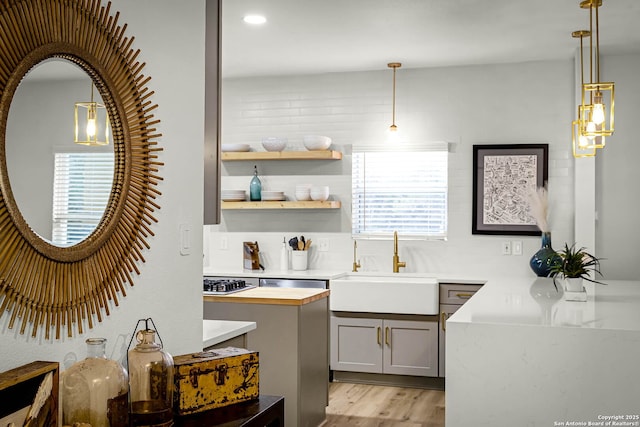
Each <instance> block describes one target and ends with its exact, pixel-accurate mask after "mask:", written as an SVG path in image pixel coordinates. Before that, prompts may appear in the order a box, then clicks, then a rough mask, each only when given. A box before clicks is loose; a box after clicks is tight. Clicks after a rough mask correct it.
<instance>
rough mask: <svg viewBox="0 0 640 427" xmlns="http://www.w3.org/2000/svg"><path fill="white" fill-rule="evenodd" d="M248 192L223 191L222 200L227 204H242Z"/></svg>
mask: <svg viewBox="0 0 640 427" xmlns="http://www.w3.org/2000/svg"><path fill="white" fill-rule="evenodd" d="M246 198H247V192H246V191H244V190H222V191H221V199H222V200H223V201H225V202H242V201H244V200H246Z"/></svg>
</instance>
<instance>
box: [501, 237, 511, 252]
mask: <svg viewBox="0 0 640 427" xmlns="http://www.w3.org/2000/svg"><path fill="white" fill-rule="evenodd" d="M502 255H511V242H509V241H508V240H505V241H503V242H502Z"/></svg>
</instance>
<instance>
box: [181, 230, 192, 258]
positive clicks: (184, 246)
mask: <svg viewBox="0 0 640 427" xmlns="http://www.w3.org/2000/svg"><path fill="white" fill-rule="evenodd" d="M190 254H191V226H190V225H189V224H180V255H190Z"/></svg>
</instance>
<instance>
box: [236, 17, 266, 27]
mask: <svg viewBox="0 0 640 427" xmlns="http://www.w3.org/2000/svg"><path fill="white" fill-rule="evenodd" d="M242 20H243V21H244V22H246V23H247V24H253V25H260V24H264V23H265V22H267V18H265V17H264V16H262V15H246V16H245V17H244V18H242Z"/></svg>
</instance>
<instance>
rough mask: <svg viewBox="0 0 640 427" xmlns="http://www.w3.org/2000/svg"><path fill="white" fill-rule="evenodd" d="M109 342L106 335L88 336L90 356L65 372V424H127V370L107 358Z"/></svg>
mask: <svg viewBox="0 0 640 427" xmlns="http://www.w3.org/2000/svg"><path fill="white" fill-rule="evenodd" d="M106 342H107V340H106V339H104V338H89V339H87V340H86V343H87V358H86V359H84V360H81V361H80V362H77V363H75V364H74V365H72V366H71V367H70V368H69V369H67V370H66V371H64V372H63V373H62V388H61V394H62V416H63V421H64V422H63V424H64V425H76V423H78V425H84V424H90V425H91V426H92V427H124V426H126V425H127V390H128V386H129V384H128V382H127V371H125V369H124V368H123V367H122V366H121V365H120V364H119V363H118V362H116V361H115V360H110V359H107V357H106V355H105V346H106Z"/></svg>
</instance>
